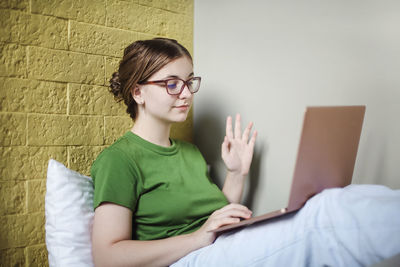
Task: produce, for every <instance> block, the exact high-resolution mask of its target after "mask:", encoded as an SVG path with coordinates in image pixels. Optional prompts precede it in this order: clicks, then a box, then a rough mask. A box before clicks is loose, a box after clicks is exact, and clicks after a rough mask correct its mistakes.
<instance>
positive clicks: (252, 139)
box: [249, 131, 257, 149]
mask: <svg viewBox="0 0 400 267" xmlns="http://www.w3.org/2000/svg"><path fill="white" fill-rule="evenodd" d="M256 138H257V131H254V132H253V135H252V136H251V139H250V142H249V145H250V148H251V149H253V148H254V144H255V143H256Z"/></svg>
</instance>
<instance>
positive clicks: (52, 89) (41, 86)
mask: <svg viewBox="0 0 400 267" xmlns="http://www.w3.org/2000/svg"><path fill="white" fill-rule="evenodd" d="M0 111H8V112H10V111H11V112H26V113H49V114H65V113H66V111H67V84H65V83H55V82H43V81H37V80H28V79H19V78H0Z"/></svg>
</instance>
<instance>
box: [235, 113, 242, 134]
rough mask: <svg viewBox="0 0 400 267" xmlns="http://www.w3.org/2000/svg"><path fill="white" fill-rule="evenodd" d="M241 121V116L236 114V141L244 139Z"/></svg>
mask: <svg viewBox="0 0 400 267" xmlns="http://www.w3.org/2000/svg"><path fill="white" fill-rule="evenodd" d="M240 120H241V117H240V114H236V120H235V138H236V139H241V138H242V126H241V122H240Z"/></svg>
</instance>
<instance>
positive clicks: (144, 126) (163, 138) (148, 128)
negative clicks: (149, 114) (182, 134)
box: [131, 118, 171, 147]
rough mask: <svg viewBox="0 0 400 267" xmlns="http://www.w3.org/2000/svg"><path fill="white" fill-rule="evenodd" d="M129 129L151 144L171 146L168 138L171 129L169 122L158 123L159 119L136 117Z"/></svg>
mask: <svg viewBox="0 0 400 267" xmlns="http://www.w3.org/2000/svg"><path fill="white" fill-rule="evenodd" d="M131 131H132V132H133V133H134V134H136V135H138V136H140V137H141V138H143V139H144V140H146V141H149V142H151V143H153V144H156V145H159V146H163V147H169V146H171V142H170V140H169V134H170V131H171V124H170V123H160V122H159V121H153V120H140V119H139V118H137V119H136V120H135V124H134V125H133V127H132V129H131Z"/></svg>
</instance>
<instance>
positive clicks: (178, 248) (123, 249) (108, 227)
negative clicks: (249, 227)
mask: <svg viewBox="0 0 400 267" xmlns="http://www.w3.org/2000/svg"><path fill="white" fill-rule="evenodd" d="M250 216H251V211H249V210H248V209H247V208H246V207H244V206H242V205H239V204H230V205H227V206H225V207H223V208H222V209H219V210H217V211H215V212H214V213H213V214H212V215H211V216H210V217H209V219H208V220H207V221H206V222H205V223H204V225H203V226H202V227H201V228H200V229H199V230H197V231H196V232H193V233H191V234H186V235H180V236H176V237H170V238H166V239H160V240H152V241H138V240H131V238H132V211H131V210H130V209H128V208H125V207H122V206H119V205H116V204H112V203H103V204H101V205H100V206H99V207H97V208H96V210H95V216H94V224H93V233H92V244H93V245H92V248H93V259H94V263H95V265H96V266H167V265H170V264H172V263H174V262H175V261H177V260H179V259H180V258H182V257H183V256H185V255H187V254H188V253H190V252H191V251H194V250H196V249H198V248H201V247H204V246H207V245H209V244H211V243H212V242H213V241H214V240H215V238H216V236H215V234H214V233H212V232H209V231H211V230H214V229H217V228H219V227H221V226H222V225H227V224H231V223H236V222H238V221H240V219H239V218H245V219H246V218H250Z"/></svg>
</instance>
